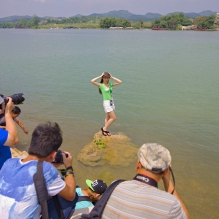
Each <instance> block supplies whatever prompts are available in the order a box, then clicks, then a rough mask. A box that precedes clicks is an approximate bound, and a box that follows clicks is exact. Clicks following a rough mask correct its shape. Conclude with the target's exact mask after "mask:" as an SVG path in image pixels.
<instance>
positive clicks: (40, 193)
mask: <svg viewBox="0 0 219 219" xmlns="http://www.w3.org/2000/svg"><path fill="white" fill-rule="evenodd" d="M33 181H34V185H35V189H36V194H37V198H38V202H39V204H40V205H41V212H42V217H43V218H49V215H48V206H47V200H48V198H49V195H48V191H47V187H46V182H45V179H44V175H43V162H41V161H38V163H37V171H36V173H35V174H34V175H33Z"/></svg>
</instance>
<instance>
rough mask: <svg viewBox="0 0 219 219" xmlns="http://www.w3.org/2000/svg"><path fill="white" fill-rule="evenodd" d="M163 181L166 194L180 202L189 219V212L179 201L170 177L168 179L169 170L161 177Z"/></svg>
mask: <svg viewBox="0 0 219 219" xmlns="http://www.w3.org/2000/svg"><path fill="white" fill-rule="evenodd" d="M162 180H163V184H164V188H165V191H166V192H169V193H172V192H173V195H174V196H176V198H177V199H178V200H179V201H180V204H181V206H182V208H183V210H184V212H185V214H186V216H187V218H189V212H188V210H187V208H186V206H185V204H184V203H183V201H182V200H181V198H180V197H179V195H178V193H177V191H176V190H175V188H174V186H173V183H172V181H171V177H170V170H169V168H167V169H166V171H165V174H164V176H163V177H162Z"/></svg>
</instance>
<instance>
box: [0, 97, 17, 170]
mask: <svg viewBox="0 0 219 219" xmlns="http://www.w3.org/2000/svg"><path fill="white" fill-rule="evenodd" d="M4 103H5V102H4ZM2 105H3V104H1V106H2ZM4 106H5V105H4ZM13 108H14V104H13V102H12V98H11V97H8V98H7V104H6V106H5V108H4V117H5V121H6V123H7V124H6V126H5V130H4V129H2V128H0V169H1V167H2V165H3V164H4V162H5V161H6V160H7V159H9V158H11V151H10V147H8V146H15V145H16V144H17V143H18V134H17V128H16V125H15V123H14V121H13V119H12V116H11V111H12V110H13Z"/></svg>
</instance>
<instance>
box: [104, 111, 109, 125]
mask: <svg viewBox="0 0 219 219" xmlns="http://www.w3.org/2000/svg"><path fill="white" fill-rule="evenodd" d="M109 119H110V116H109V114H108V113H106V117H105V124H104V127H105V126H106V124H107V122H108V120H109Z"/></svg>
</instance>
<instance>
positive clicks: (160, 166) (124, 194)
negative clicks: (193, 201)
mask: <svg viewBox="0 0 219 219" xmlns="http://www.w3.org/2000/svg"><path fill="white" fill-rule="evenodd" d="M170 166H171V156H170V152H169V151H168V150H167V149H166V148H165V147H163V146H162V145H159V144H156V143H149V144H143V145H142V146H141V147H140V148H139V151H138V162H137V165H136V170H137V175H136V176H135V177H134V178H133V180H129V181H124V182H122V183H120V184H119V185H118V186H117V187H116V188H115V189H114V191H113V192H112V194H111V196H110V198H109V200H108V202H107V204H106V206H105V209H104V211H103V214H102V218H111V219H114V218H120V219H121V218H124V219H133V218H135V217H137V218H147V219H148V218H174V219H175V218H182V219H186V218H189V214H188V211H187V209H186V206H185V205H184V203H183V201H182V200H181V199H180V197H179V195H178V193H177V192H176V189H175V188H174V184H173V183H172V181H171V177H170V170H171V167H170ZM173 178H174V177H173ZM160 180H162V181H163V185H164V188H165V191H162V190H160V189H158V182H159V181H160Z"/></svg>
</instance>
